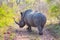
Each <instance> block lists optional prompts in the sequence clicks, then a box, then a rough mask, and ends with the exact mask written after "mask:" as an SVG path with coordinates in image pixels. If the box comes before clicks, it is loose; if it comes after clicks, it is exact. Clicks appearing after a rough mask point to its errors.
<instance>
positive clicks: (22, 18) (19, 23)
mask: <svg viewBox="0 0 60 40" xmlns="http://www.w3.org/2000/svg"><path fill="white" fill-rule="evenodd" d="M20 14H21V20H20V21H19V22H16V21H15V18H14V21H15V23H16V24H18V25H19V27H21V28H22V27H24V26H25V22H24V16H23V13H22V12H21V13H20Z"/></svg>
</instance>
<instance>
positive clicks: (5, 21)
mask: <svg viewBox="0 0 60 40" xmlns="http://www.w3.org/2000/svg"><path fill="white" fill-rule="evenodd" d="M13 15H14V14H13V9H12V8H10V7H8V6H7V5H6V4H4V3H3V4H2V6H1V7H0V27H4V26H8V25H10V24H11V23H13V19H12V17H13Z"/></svg>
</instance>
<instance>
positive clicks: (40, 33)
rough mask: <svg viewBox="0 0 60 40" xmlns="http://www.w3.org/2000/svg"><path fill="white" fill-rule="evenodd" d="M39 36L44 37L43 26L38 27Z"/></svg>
mask: <svg viewBox="0 0 60 40" xmlns="http://www.w3.org/2000/svg"><path fill="white" fill-rule="evenodd" d="M38 30H39V35H43V26H38Z"/></svg>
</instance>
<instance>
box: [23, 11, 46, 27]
mask: <svg viewBox="0 0 60 40" xmlns="http://www.w3.org/2000/svg"><path fill="white" fill-rule="evenodd" d="M24 20H25V23H27V24H29V25H31V26H36V25H41V24H44V23H45V20H46V18H45V16H44V15H43V14H41V13H37V12H30V13H27V14H25V18H24Z"/></svg>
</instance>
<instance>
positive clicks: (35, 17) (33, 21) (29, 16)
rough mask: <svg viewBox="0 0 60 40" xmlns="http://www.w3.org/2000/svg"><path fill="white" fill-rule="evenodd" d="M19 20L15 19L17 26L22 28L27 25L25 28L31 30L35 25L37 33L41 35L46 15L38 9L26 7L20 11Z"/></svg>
mask: <svg viewBox="0 0 60 40" xmlns="http://www.w3.org/2000/svg"><path fill="white" fill-rule="evenodd" d="M20 14H21V20H20V21H19V23H18V22H16V21H15V23H16V24H18V25H19V27H21V28H23V27H24V26H25V25H27V26H28V27H27V30H28V31H29V32H31V31H32V30H31V27H37V29H38V31H39V35H43V28H44V25H45V24H46V16H45V15H43V14H42V13H40V12H38V11H34V10H32V9H28V10H26V11H24V12H21V13H20Z"/></svg>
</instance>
